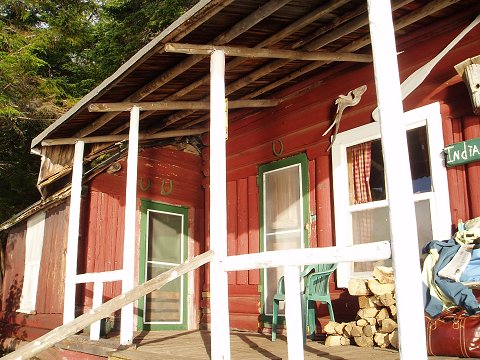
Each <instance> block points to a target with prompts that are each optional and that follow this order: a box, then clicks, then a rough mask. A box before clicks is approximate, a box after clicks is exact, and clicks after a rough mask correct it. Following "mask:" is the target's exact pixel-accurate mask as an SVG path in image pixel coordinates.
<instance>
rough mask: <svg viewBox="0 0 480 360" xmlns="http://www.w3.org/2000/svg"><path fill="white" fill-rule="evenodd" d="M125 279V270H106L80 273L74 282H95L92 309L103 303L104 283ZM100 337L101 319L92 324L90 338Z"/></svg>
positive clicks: (97, 338)
mask: <svg viewBox="0 0 480 360" xmlns="http://www.w3.org/2000/svg"><path fill="white" fill-rule="evenodd" d="M123 279H124V271H123V270H114V271H104V272H97V273H85V274H78V275H76V276H75V277H74V283H75V285H77V284H87V283H93V299H92V309H95V308H98V307H99V306H101V305H102V303H103V284H104V283H106V282H114V281H122V280H123ZM99 339H100V320H98V321H96V322H94V323H93V324H92V325H91V326H90V340H99Z"/></svg>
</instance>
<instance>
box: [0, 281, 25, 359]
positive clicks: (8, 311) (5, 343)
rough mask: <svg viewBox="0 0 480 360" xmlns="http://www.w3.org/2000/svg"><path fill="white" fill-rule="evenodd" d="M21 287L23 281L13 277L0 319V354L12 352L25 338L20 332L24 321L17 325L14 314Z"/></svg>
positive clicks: (18, 301) (15, 313) (23, 333)
mask: <svg viewBox="0 0 480 360" xmlns="http://www.w3.org/2000/svg"><path fill="white" fill-rule="evenodd" d="M22 285H23V279H22V280H19V279H18V275H15V279H14V280H13V281H12V284H11V285H10V289H9V290H8V294H7V296H6V297H5V299H6V300H5V304H4V308H3V309H2V312H1V314H2V316H1V317H0V352H3V351H5V352H8V351H12V350H14V349H15V348H16V346H17V345H18V344H19V343H21V342H22V341H25V340H26V338H27V336H26V335H27V334H26V332H25V331H23V332H21V331H20V329H21V328H22V326H24V325H25V323H26V320H25V318H23V320H22V321H21V322H20V323H18V319H17V316H18V313H17V312H16V310H17V309H18V307H19V304H20V297H21V296H22ZM0 354H1V353H0Z"/></svg>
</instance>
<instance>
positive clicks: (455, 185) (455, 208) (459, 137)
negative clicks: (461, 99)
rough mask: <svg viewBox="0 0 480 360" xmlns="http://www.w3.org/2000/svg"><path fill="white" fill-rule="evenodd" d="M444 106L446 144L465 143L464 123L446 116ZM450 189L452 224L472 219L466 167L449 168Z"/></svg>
mask: <svg viewBox="0 0 480 360" xmlns="http://www.w3.org/2000/svg"><path fill="white" fill-rule="evenodd" d="M444 107H445V106H442V118H443V119H444V120H443V133H444V136H443V138H444V142H445V144H453V143H456V142H461V141H463V132H462V121H461V119H458V118H452V117H450V116H448V114H444ZM447 178H448V188H449V197H450V210H451V222H452V224H457V223H458V220H459V219H462V220H467V219H469V218H470V215H469V209H468V198H467V182H466V181H467V179H466V170H465V165H459V166H453V167H449V168H447Z"/></svg>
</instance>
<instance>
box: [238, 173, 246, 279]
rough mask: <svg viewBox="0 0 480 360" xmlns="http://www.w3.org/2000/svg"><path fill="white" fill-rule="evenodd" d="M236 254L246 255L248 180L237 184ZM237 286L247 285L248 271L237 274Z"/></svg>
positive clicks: (242, 180) (241, 180)
mask: <svg viewBox="0 0 480 360" xmlns="http://www.w3.org/2000/svg"><path fill="white" fill-rule="evenodd" d="M237 209H238V210H237V221H238V223H237V254H238V255H241V254H248V180H247V179H240V180H238V182H237ZM237 284H239V285H246V284H248V270H242V271H238V272H237Z"/></svg>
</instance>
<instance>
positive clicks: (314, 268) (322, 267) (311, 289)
mask: <svg viewBox="0 0 480 360" xmlns="http://www.w3.org/2000/svg"><path fill="white" fill-rule="evenodd" d="M336 268H337V264H319V265H309V266H307V267H306V268H305V270H303V271H302V272H301V273H300V278H303V280H304V290H303V292H302V312H304V313H305V314H304V315H305V316H303V317H302V323H303V340H304V342H305V341H306V328H305V324H306V322H307V321H308V330H309V335H310V338H311V339H312V340H314V339H315V330H316V321H315V302H316V301H319V302H321V303H325V304H327V306H328V312H329V314H330V319H331V320H332V321H335V316H334V313H333V307H332V301H331V299H330V289H329V285H328V284H329V280H330V276H331V275H332V274H333V272H334V271H335V269H336ZM280 301H285V280H284V278H283V276H282V277H281V278H280V279H279V280H278V284H277V292H276V294H275V295H274V296H273V316H272V341H275V340H276V339H277V323H278V307H279V304H280ZM305 318H307V321H306V319H305Z"/></svg>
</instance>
